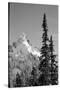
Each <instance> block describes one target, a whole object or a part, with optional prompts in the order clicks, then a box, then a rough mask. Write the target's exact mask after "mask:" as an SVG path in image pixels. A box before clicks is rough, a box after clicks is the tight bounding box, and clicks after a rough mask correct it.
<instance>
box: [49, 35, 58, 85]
mask: <svg viewBox="0 0 60 90" xmlns="http://www.w3.org/2000/svg"><path fill="white" fill-rule="evenodd" d="M53 46H54V45H53V40H52V35H51V37H50V44H49V48H50V60H51V84H52V85H55V84H58V66H57V61H56V60H55V59H56V55H54V48H53Z"/></svg>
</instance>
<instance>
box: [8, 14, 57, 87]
mask: <svg viewBox="0 0 60 90" xmlns="http://www.w3.org/2000/svg"><path fill="white" fill-rule="evenodd" d="M41 26H42V29H41V30H42V31H43V33H42V37H41V38H42V42H41V43H42V46H41V48H39V49H38V48H34V47H33V45H32V44H31V42H30V40H29V39H28V38H27V37H26V36H25V34H23V35H22V36H20V37H19V38H18V40H17V41H16V42H13V43H12V45H10V44H9V45H8V87H11V88H12V87H30V86H46V85H58V60H57V59H56V57H57V55H56V54H54V41H53V33H52V35H51V36H50V37H49V36H48V32H49V29H48V23H47V17H46V14H45V13H44V15H43V20H42V25H41ZM37 44H38V43H37Z"/></svg>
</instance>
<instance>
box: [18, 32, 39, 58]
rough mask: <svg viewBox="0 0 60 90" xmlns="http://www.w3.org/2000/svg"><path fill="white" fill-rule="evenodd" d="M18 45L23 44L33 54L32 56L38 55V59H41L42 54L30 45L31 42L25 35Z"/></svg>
mask: <svg viewBox="0 0 60 90" xmlns="http://www.w3.org/2000/svg"><path fill="white" fill-rule="evenodd" d="M18 43H22V44H23V45H24V46H25V47H26V48H27V51H28V52H29V53H32V55H36V56H37V57H40V52H39V50H38V49H37V48H34V47H33V46H32V45H30V42H29V40H27V38H26V35H25V34H24V33H23V35H21V36H20V38H19V40H18Z"/></svg>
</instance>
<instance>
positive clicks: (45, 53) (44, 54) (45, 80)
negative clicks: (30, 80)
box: [39, 13, 50, 85]
mask: <svg viewBox="0 0 60 90" xmlns="http://www.w3.org/2000/svg"><path fill="white" fill-rule="evenodd" d="M42 28H43V35H42V39H43V40H42V48H41V61H40V65H39V69H40V71H41V73H42V74H41V75H40V77H39V83H40V85H49V83H50V75H49V70H50V67H49V46H48V42H49V38H48V34H47V32H48V27H47V21H46V14H45V13H44V17H43V24H42Z"/></svg>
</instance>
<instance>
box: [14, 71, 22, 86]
mask: <svg viewBox="0 0 60 90" xmlns="http://www.w3.org/2000/svg"><path fill="white" fill-rule="evenodd" d="M21 86H22V79H21V77H20V75H19V73H17V74H16V84H15V87H21Z"/></svg>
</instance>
